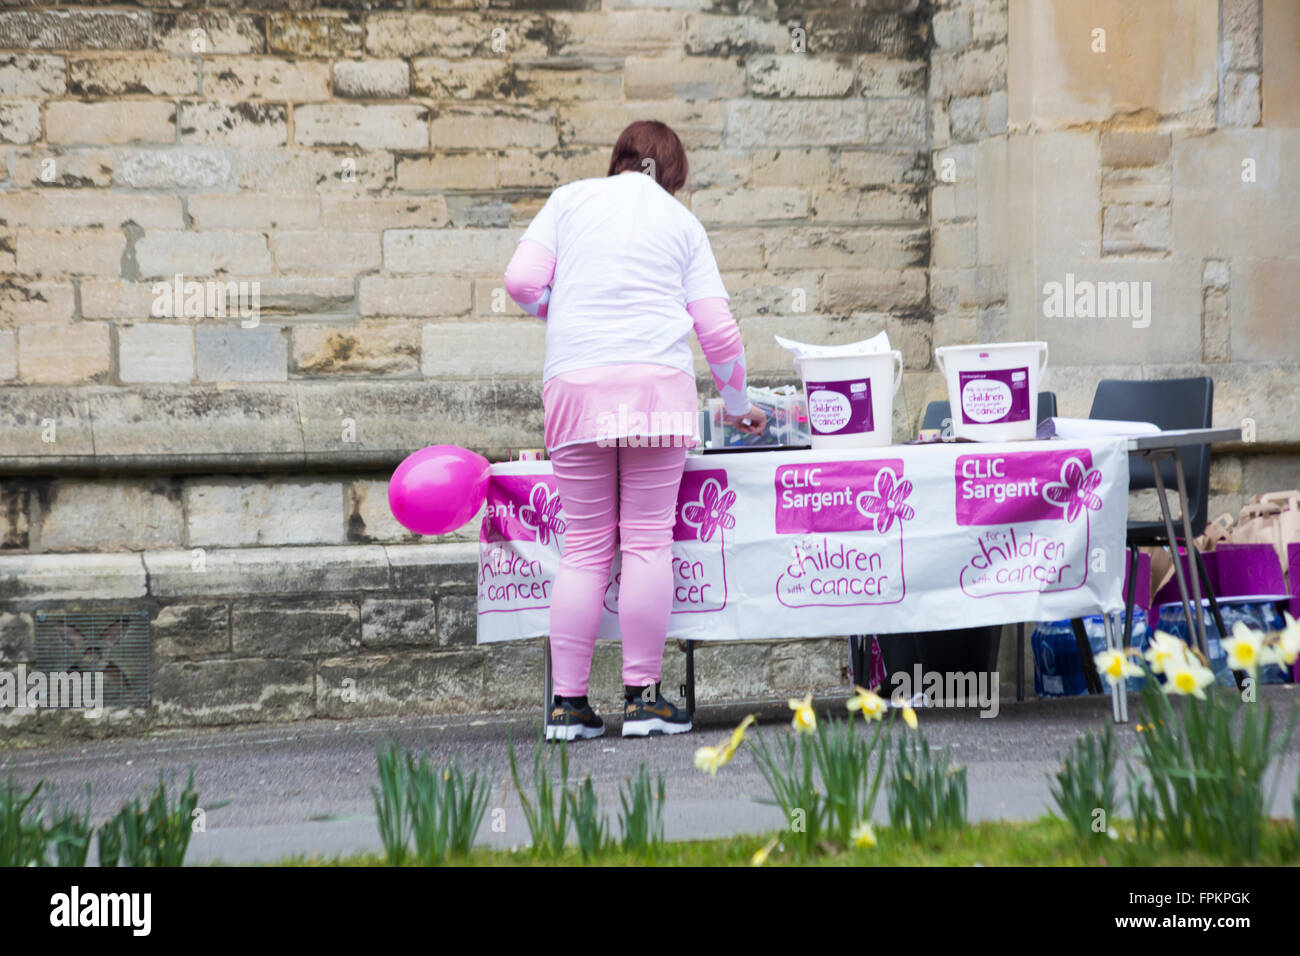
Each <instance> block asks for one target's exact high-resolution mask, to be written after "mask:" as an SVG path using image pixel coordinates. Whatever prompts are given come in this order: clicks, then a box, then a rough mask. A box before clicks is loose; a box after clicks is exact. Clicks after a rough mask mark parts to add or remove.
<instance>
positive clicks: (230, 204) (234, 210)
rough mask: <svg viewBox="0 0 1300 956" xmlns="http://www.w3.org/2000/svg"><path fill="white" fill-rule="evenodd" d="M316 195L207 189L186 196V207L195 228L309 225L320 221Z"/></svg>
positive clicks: (315, 224) (318, 202)
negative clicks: (209, 190) (219, 191)
mask: <svg viewBox="0 0 1300 956" xmlns="http://www.w3.org/2000/svg"><path fill="white" fill-rule="evenodd" d="M320 208H321V200H320V199H319V198H318V197H317V196H316V195H314V194H313V195H306V196H287V195H279V194H276V193H269V194H268V193H254V192H242V193H207V194H199V195H194V196H190V197H189V199H188V200H187V205H186V209H187V210H188V211H189V215H190V223H191V225H192V226H193V228H195V229H200V230H202V229H238V228H241V227H242V228H245V229H249V228H265V229H311V228H313V227H315V226H317V225H319V224H320V221H321V213H320Z"/></svg>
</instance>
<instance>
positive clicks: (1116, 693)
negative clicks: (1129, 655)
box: [1102, 611, 1128, 724]
mask: <svg viewBox="0 0 1300 956" xmlns="http://www.w3.org/2000/svg"><path fill="white" fill-rule="evenodd" d="M1102 620H1103V621H1104V622H1105V624H1106V646H1107V647H1109V648H1110V649H1111V650H1112V651H1114V652H1116V653H1120V652H1121V651H1122V648H1121V647H1120V646H1119V641H1118V637H1119V635H1118V633H1117V632H1116V630H1115V624H1114V621H1113V620H1112V618H1111V615H1110V612H1109V611H1108V612H1106V613H1105V614H1103V615H1102ZM1110 695H1111V709H1112V712H1113V715H1114V718H1115V723H1117V724H1126V723H1128V678H1126V677H1120V679H1119V681H1118V682H1117V683H1113V684H1111V688H1110Z"/></svg>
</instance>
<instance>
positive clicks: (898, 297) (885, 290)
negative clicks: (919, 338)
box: [822, 269, 927, 311]
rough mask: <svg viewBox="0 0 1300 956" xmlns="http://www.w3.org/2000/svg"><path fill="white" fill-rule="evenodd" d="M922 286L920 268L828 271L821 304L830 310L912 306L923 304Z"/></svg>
mask: <svg viewBox="0 0 1300 956" xmlns="http://www.w3.org/2000/svg"><path fill="white" fill-rule="evenodd" d="M926 287H927V283H926V273H925V270H924V269H859V270H857V271H856V272H828V273H826V279H825V282H824V283H823V294H822V300H823V302H822V304H823V305H824V306H825V308H827V309H831V310H833V311H839V310H841V309H850V310H876V311H888V310H892V309H914V308H920V307H921V306H923V305H925V301H926Z"/></svg>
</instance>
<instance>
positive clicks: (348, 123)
mask: <svg viewBox="0 0 1300 956" xmlns="http://www.w3.org/2000/svg"><path fill="white" fill-rule="evenodd" d="M293 121H294V139H295V140H296V141H297V142H299V143H304V144H307V145H312V146H364V147H366V148H367V149H370V148H376V147H378V148H381V149H423V148H425V147H427V146H428V145H429V115H428V110H426V109H425V108H424V107H422V106H413V105H407V104H401V105H398V104H391V105H390V104H376V105H369V106H363V105H360V104H354V103H329V104H312V105H307V106H300V107H298V108H297V109H295V110H294V115H293Z"/></svg>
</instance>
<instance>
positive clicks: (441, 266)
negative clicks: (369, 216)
mask: <svg viewBox="0 0 1300 956" xmlns="http://www.w3.org/2000/svg"><path fill="white" fill-rule="evenodd" d="M517 241H518V236H515V235H512V234H511V233H509V232H507V231H506V230H504V229H389V230H387V231H386V232H385V233H384V269H385V270H386V271H388V272H395V273H402V272H415V273H425V272H433V273H453V274H464V273H466V272H497V271H498V270H503V269H504V268H505V265H504V264H505V263H507V262H509V261H510V256H511V255H512V254H513V253H514V247H515V243H516V242H517Z"/></svg>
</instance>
